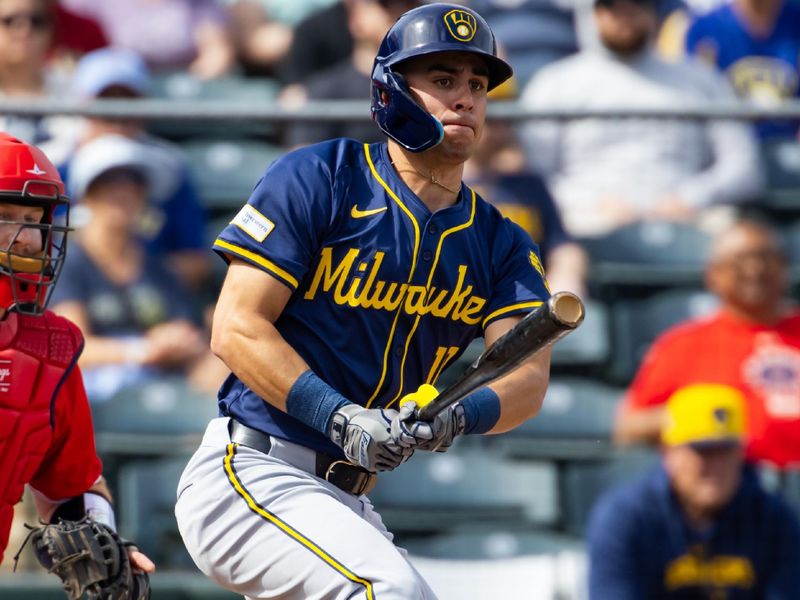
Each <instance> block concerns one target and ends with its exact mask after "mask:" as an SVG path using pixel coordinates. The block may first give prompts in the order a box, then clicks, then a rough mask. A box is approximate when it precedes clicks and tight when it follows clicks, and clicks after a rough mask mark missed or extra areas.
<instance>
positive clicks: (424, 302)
mask: <svg viewBox="0 0 800 600" xmlns="http://www.w3.org/2000/svg"><path fill="white" fill-rule="evenodd" d="M358 254H359V249H358V248H350V249H349V250H348V251H347V254H346V255H345V256H344V258H342V260H341V261H340V262H339V264H337V265H335V266H334V264H333V249H332V248H323V249H322V252H321V257H320V262H319V265H318V266H317V270H316V272H315V273H314V278H313V280H312V281H311V286H310V287H309V288H308V291H307V292H306V293H305V295H304V296H303V297H304V298H305V299H306V300H312V299H314V298H315V297H316V295H317V292H318V291H319V289H320V286H321V287H322V291H323V292H326V293H330V291H331V289H332V288H333V300H334V302H336V304H339V305H345V304H346V305H348V306H351V307H353V308H368V309H373V310H386V311H390V312H394V311H396V310H398V309H400V308H402V310H403V311H404V312H405V313H407V314H409V315H420V316H421V315H433V316H434V317H438V318H440V319H447V318H449V319H452V320H453V321H462V322H464V323H466V324H468V325H475V324H476V323H478V322H480V320H481V310H482V309H483V307H484V306H485V305H486V299H485V298H480V297H479V296H475V295H472V286H471V285H467V286H464V279H465V278H466V276H467V265H459V266H458V280H457V281H456V286H455V288H454V289H453V290H439V289H437V288H436V287H430V288H429V287H426V286H424V285H411V284H408V283H397V282H395V281H392V282H388V281H384V280H381V279H378V271H380V268H381V263H382V262H383V257H384V256H385V253H384V252H376V253H375V256H374V258H373V259H372V260H371V261H368V262H358V266H355V265H356V261H357V259H358ZM370 263H371V264H370ZM354 270H355V275H354V276H353V278H352V280H350V285H349V286H347V283H346V282H347V281H348V280H349V279H350V274H351V273H353V272H354ZM365 275H366V278H365ZM345 287H347V289H345Z"/></svg>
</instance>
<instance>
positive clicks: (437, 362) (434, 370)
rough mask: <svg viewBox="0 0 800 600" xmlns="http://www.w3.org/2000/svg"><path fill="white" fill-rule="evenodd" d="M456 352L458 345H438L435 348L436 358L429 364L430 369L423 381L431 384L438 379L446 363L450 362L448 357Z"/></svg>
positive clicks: (451, 356)
mask: <svg viewBox="0 0 800 600" xmlns="http://www.w3.org/2000/svg"><path fill="white" fill-rule="evenodd" d="M457 352H458V346H449V347H448V346H439V347H438V348H437V349H436V358H434V359H433V364H432V365H431V370H430V371H429V372H428V379H426V380H425V383H429V384H431V385H433V384H434V383H435V382H436V380H437V379H439V375H441V374H442V371H444V368H445V367H446V366H447V363H449V362H450V359H452V358H453V357H454V356H455V355H456V353H457Z"/></svg>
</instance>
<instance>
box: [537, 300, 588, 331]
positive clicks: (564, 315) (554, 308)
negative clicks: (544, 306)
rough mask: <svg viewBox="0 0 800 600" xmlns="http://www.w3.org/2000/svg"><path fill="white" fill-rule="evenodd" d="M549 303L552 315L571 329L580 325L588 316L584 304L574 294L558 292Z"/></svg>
mask: <svg viewBox="0 0 800 600" xmlns="http://www.w3.org/2000/svg"><path fill="white" fill-rule="evenodd" d="M547 302H548V304H549V305H550V314H551V315H553V317H554V318H555V319H556V320H557V321H558V322H559V323H561V324H562V325H564V326H565V327H568V328H570V329H575V328H576V327H577V326H578V325H580V324H581V322H582V321H583V317H584V315H585V314H586V309H585V308H584V306H583V302H582V301H581V299H580V298H578V296H576V295H575V294H573V293H572V292H556V293H555V294H553V295H552V296H550V299H549V300H548V301H547Z"/></svg>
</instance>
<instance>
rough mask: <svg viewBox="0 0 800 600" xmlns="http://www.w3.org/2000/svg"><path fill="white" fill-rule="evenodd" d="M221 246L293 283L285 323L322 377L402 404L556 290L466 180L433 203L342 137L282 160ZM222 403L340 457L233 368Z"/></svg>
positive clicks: (531, 251)
mask: <svg viewBox="0 0 800 600" xmlns="http://www.w3.org/2000/svg"><path fill="white" fill-rule="evenodd" d="M214 250H216V251H217V252H218V253H220V254H222V255H223V257H225V258H229V257H230V256H233V257H237V258H240V259H242V260H245V261H247V262H249V263H251V264H253V265H255V266H257V267H259V268H261V269H263V270H264V271H266V272H267V273H269V274H270V275H271V276H273V277H275V278H277V279H278V280H279V281H281V282H282V283H284V284H285V285H287V286H288V287H289V288H290V289H291V290H292V296H291V298H290V300H289V302H288V304H287V306H286V307H285V309H284V311H283V313H282V314H281V316H280V318H279V319H278V320H277V322H276V323H275V326H276V328H277V330H278V331H279V332H280V334H281V335H282V336H283V337H284V339H286V341H287V342H288V343H289V344H290V345H291V346H292V347H293V348H294V349H295V350H296V351H297V353H298V354H299V355H300V356H301V357H302V358H303V359H304V360H305V361H306V362H307V363H308V364H309V366H310V367H311V369H312V370H313V371H314V372H315V373H316V374H317V375H318V376H319V377H321V378H322V379H323V380H324V381H326V382H327V383H328V384H330V385H331V386H333V387H334V388H335V389H336V390H337V391H339V392H340V393H341V394H343V395H344V396H345V397H346V398H348V399H349V400H351V401H353V402H356V403H358V404H360V405H363V406H367V407H370V408H377V407H384V406H391V407H395V408H396V407H397V403H398V400H399V399H400V398H401V397H402V396H403V395H405V394H407V393H410V392H412V391H415V390H416V389H417V388H418V387H419V385H420V384H422V383H431V384H433V383H435V381H436V379H437V377H438V376H439V374H440V373H441V372H442V371H443V369H444V368H445V367H446V366H447V365H449V364H451V363H452V362H453V361H454V360H455V359H456V358H457V357H458V356H459V355H460V354H461V353H462V352H463V350H464V349H465V348H466V347H467V345H469V343H470V342H471V341H472V340H473V339H474V338H476V337H480V336H482V335H483V330H484V328H485V327H486V326H487V325H488V324H489V323H491V322H492V321H494V320H497V319H501V318H505V317H508V316H511V315H519V314H524V313H527V312H529V311H530V310H531V309H533V308H534V307H536V306H538V305H540V304H541V303H542V301H544V300H546V299H547V298H548V296H549V292H548V290H547V286H546V283H545V280H544V272H543V269H542V266H541V262H540V260H539V256H538V250H537V248H536V245H535V243H534V242H533V241H532V240H531V239H530V237H529V236H528V235H527V234H526V233H525V232H524V231H523V230H522V229H520V228H519V227H518V226H516V225H514V224H513V223H512V222H511V221H509V220H508V219H505V218H504V217H502V215H501V214H500V213H499V212H498V211H497V209H495V208H493V207H492V206H491V205H489V204H488V203H487V202H485V201H484V200H483V199H481V198H480V197H479V196H478V195H477V194H475V193H474V192H473V191H472V190H470V189H469V188H468V187H467V186H462V189H461V193H460V195H459V198H458V201H457V202H456V203H455V204H454V205H453V206H450V207H448V208H445V209H442V210H439V211H437V212H435V213H431V212H430V211H429V210H428V208H427V207H426V206H425V204H424V203H423V202H422V201H421V200H420V199H419V198H418V197H417V196H416V195H415V194H414V193H413V192H412V191H411V190H410V189H409V188H408V187H407V186H406V185H405V183H403V182H402V180H401V179H400V178H399V177H398V176H397V175H396V173H395V171H394V167H393V166H392V164H391V161H390V158H389V154H388V148H387V146H386V144H383V143H380V144H373V145H366V144H362V143H359V142H356V141H353V140H347V139H338V140H332V141H328V142H324V143H322V144H317V145H313V146H309V147H306V148H302V149H300V150H296V151H294V152H291V153H289V154H287V155H285V156H284V157H282V158H281V159H279V160H277V161H276V162H275V163H273V164H272V165H271V166H270V167H269V169H268V170H267V172H266V173H265V175H264V176H263V177H262V179H261V180H260V181H259V182H258V184H257V185H256V188H255V190H254V191H253V193H252V195H251V197H250V199H249V200H248V203H247V204H246V205H245V206H244V207H243V208H242V210H241V211H240V212H239V213H238V215H237V216H236V217H235V218H234V219H233V220H232V221H231V223H230V225H228V227H226V228H225V229H224V230H223V231H222V233H221V234H220V235H219V237H218V239H217V240H216V242H215V243H214ZM219 406H220V411H221V413H222V414H223V415H225V416H232V417H234V418H236V419H237V420H239V421H241V422H242V423H245V424H246V425H249V426H250V427H253V428H256V429H259V430H261V431H263V432H265V433H269V434H271V435H275V436H277V437H280V438H284V439H288V440H291V441H294V442H296V443H300V444H303V445H305V446H308V447H311V448H314V449H315V450H318V451H322V452H327V453H328V454H331V455H341V450H340V449H339V448H338V447H336V446H335V445H334V444H333V443H332V442H331V441H330V440H328V439H327V438H326V437H325V436H323V435H322V434H320V433H319V432H317V431H314V430H313V429H311V428H309V427H307V426H305V425H304V424H302V423H300V422H299V421H297V420H295V419H293V418H292V417H289V416H288V415H287V414H285V413H284V412H283V411H281V410H279V409H277V408H274V407H273V406H271V405H270V404H268V403H266V402H264V401H263V400H262V399H261V398H260V397H259V396H258V395H256V394H255V393H254V392H253V391H251V390H250V389H249V388H248V387H247V386H245V385H244V384H243V383H242V382H240V381H239V380H238V379H237V378H236V376H235V375H231V376H230V377H229V378H228V380H227V381H226V382H225V384H224V385H223V386H222V388H221V389H220V393H219Z"/></svg>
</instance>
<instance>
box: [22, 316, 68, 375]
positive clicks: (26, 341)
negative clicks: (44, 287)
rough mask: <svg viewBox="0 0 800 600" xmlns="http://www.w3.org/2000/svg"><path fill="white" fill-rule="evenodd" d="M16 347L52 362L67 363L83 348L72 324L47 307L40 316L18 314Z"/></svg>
mask: <svg viewBox="0 0 800 600" xmlns="http://www.w3.org/2000/svg"><path fill="white" fill-rule="evenodd" d="M19 329H20V331H19V333H20V336H19V340H18V348H19V349H20V350H22V351H24V352H27V353H28V354H31V355H33V356H35V357H37V358H40V359H42V360H45V361H47V362H49V363H52V364H62V365H65V366H66V365H69V364H70V363H72V362H74V360H75V359H76V358H77V356H78V355H79V354H80V353H81V350H83V334H82V333H81V330H80V329H79V328H78V326H77V325H75V323H73V322H72V321H70V320H69V319H67V318H66V317H62V316H61V315H57V314H56V313H54V312H53V311H50V310H46V311H45V312H44V313H43V314H42V315H40V316H30V315H19Z"/></svg>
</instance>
